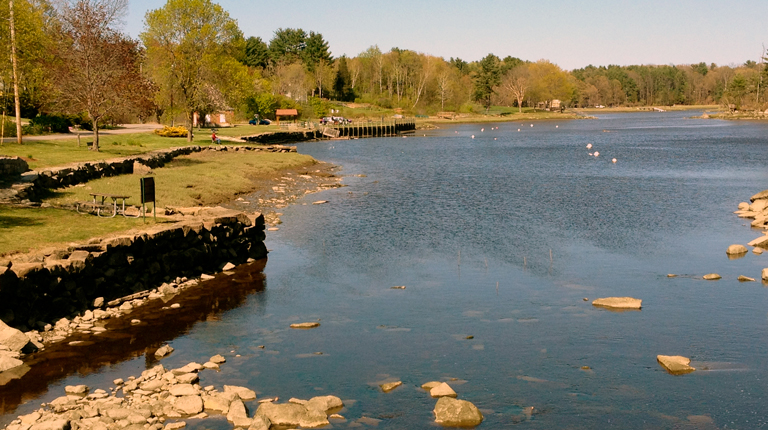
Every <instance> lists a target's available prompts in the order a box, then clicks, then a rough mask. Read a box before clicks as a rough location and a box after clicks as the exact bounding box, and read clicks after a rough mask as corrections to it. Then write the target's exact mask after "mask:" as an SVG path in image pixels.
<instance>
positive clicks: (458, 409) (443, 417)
mask: <svg viewBox="0 0 768 430" xmlns="http://www.w3.org/2000/svg"><path fill="white" fill-rule="evenodd" d="M434 413H435V422H436V423H438V424H442V425H444V426H450V427H474V426H476V425H479V424H480V423H481V422H483V414H482V413H480V410H479V409H477V407H476V406H475V405H473V404H472V403H471V402H468V401H466V400H457V399H454V398H452V397H440V400H438V401H437V404H436V405H435V409H434Z"/></svg>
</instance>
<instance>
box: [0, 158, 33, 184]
mask: <svg viewBox="0 0 768 430" xmlns="http://www.w3.org/2000/svg"><path fill="white" fill-rule="evenodd" d="M27 170H29V165H28V164H27V162H26V161H24V160H22V159H21V158H19V157H0V181H3V180H7V179H9V178H12V177H14V176H18V175H21V174H22V173H24V172H26V171H27Z"/></svg>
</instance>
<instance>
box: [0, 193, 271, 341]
mask: <svg viewBox="0 0 768 430" xmlns="http://www.w3.org/2000/svg"><path fill="white" fill-rule="evenodd" d="M264 239H265V233H264V217H263V216H261V215H258V216H250V217H249V216H247V215H245V214H243V213H242V212H238V211H233V210H229V209H223V208H213V209H209V210H206V211H203V213H202V214H201V216H200V217H195V218H194V219H190V220H185V221H181V222H178V223H175V224H170V225H158V226H156V227H153V228H151V229H148V230H146V231H142V232H137V233H128V234H123V235H121V236H117V237H109V238H106V239H94V240H91V241H89V242H88V243H84V244H72V245H70V246H68V247H62V248H49V249H46V250H43V251H41V252H38V253H35V254H25V255H20V256H15V257H13V258H8V257H6V258H5V259H3V258H2V257H0V319H2V320H3V321H4V322H6V323H7V324H8V325H10V326H12V327H15V328H18V329H20V330H22V331H26V330H29V329H37V328H39V326H40V325H41V323H45V322H54V321H55V320H57V319H59V318H62V317H72V316H74V315H75V314H78V313H80V312H82V311H83V310H86V309H89V308H90V307H91V305H92V304H93V302H94V299H96V298H98V297H103V298H104V299H105V302H108V301H110V300H113V299H116V298H119V297H123V296H126V295H129V294H132V293H136V292H140V291H144V290H147V289H151V288H155V287H156V286H158V285H160V284H162V283H163V282H168V281H171V280H173V279H175V278H177V277H194V276H199V275H200V274H202V273H212V272H218V271H219V270H220V269H221V267H222V266H224V265H225V264H226V263H228V262H231V263H233V264H241V263H244V262H246V261H247V260H248V259H249V258H253V259H261V258H265V257H266V256H267V249H266V247H265V246H264Z"/></svg>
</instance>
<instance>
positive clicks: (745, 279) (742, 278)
mask: <svg viewBox="0 0 768 430" xmlns="http://www.w3.org/2000/svg"><path fill="white" fill-rule="evenodd" d="M736 279H738V280H739V282H754V281H755V278H750V277H749V276H744V275H739V277H738V278H736Z"/></svg>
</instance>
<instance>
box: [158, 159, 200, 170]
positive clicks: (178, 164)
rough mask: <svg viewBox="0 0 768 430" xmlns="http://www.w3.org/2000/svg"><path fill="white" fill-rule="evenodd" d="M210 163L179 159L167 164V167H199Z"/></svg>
mask: <svg viewBox="0 0 768 430" xmlns="http://www.w3.org/2000/svg"><path fill="white" fill-rule="evenodd" d="M207 163H209V162H208V161H204V160H195V159H192V158H177V159H175V160H173V161H171V162H170V163H168V164H166V165H165V167H171V168H172V167H190V166H199V165H201V164H207Z"/></svg>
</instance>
